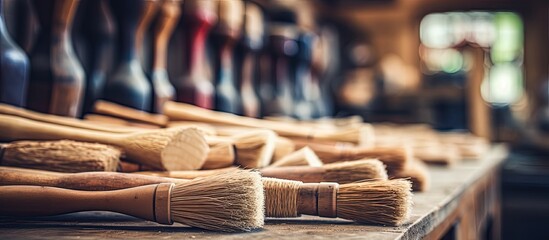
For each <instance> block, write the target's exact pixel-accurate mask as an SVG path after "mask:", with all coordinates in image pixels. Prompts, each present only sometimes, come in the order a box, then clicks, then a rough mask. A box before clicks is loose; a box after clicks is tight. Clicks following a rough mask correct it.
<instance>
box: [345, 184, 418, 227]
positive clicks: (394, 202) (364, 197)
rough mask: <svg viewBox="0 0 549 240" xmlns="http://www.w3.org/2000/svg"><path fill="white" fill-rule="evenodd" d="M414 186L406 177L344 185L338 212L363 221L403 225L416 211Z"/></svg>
mask: <svg viewBox="0 0 549 240" xmlns="http://www.w3.org/2000/svg"><path fill="white" fill-rule="evenodd" d="M411 187H412V185H411V183H410V182H409V181H406V180H403V179H397V180H384V181H369V182H361V183H351V184H344V185H340V187H339V191H338V194H337V215H338V217H341V218H344V219H349V220H353V221H356V222H361V223H374V224H382V225H391V226H398V225H401V224H402V223H404V222H405V221H406V220H407V219H408V218H409V216H410V212H411V210H412V192H411Z"/></svg>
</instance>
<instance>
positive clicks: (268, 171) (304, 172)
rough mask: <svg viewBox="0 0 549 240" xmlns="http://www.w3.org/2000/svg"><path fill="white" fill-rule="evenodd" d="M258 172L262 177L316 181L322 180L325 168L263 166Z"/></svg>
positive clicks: (307, 181) (306, 181)
mask: <svg viewBox="0 0 549 240" xmlns="http://www.w3.org/2000/svg"><path fill="white" fill-rule="evenodd" d="M260 172H261V175H262V176H263V177H272V178H280V179H288V180H294V181H301V182H305V183H318V182H322V181H323V180H324V177H323V175H324V173H325V172H326V170H324V168H322V167H308V166H296V167H273V168H263V169H261V170H260Z"/></svg>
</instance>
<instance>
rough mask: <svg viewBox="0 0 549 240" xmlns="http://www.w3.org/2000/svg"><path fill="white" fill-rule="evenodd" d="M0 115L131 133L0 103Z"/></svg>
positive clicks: (96, 129)
mask: <svg viewBox="0 0 549 240" xmlns="http://www.w3.org/2000/svg"><path fill="white" fill-rule="evenodd" d="M0 113H1V114H6V115H12V116H17V117H22V118H26V119H30V120H34V121H39V122H44V123H52V124H57V125H63V126H68V127H75V128H82V129H88V130H95V131H102V132H115V133H127V132H132V131H129V130H127V129H125V128H112V127H104V126H101V125H97V124H92V123H89V122H85V121H82V120H78V119H74V118H68V117H61V116H56V115H50V114H44V113H38V112H34V111H30V110H26V109H23V108H17V107H13V106H10V105H7V104H1V103H0Z"/></svg>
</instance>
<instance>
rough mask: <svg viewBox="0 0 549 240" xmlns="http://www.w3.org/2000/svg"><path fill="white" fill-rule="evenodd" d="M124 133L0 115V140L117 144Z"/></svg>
mask: <svg viewBox="0 0 549 240" xmlns="http://www.w3.org/2000/svg"><path fill="white" fill-rule="evenodd" d="M123 136H125V135H122V134H115V133H105V132H99V131H92V130H86V129H80V128H73V127H66V126H61V125H56V124H50V123H44V122H37V121H33V120H29V119H25V118H20V117H15V116H8V115H0V140H4V141H16V140H59V139H71V140H76V141H84V142H99V143H104V144H112V145H117V143H118V144H119V143H120V139H121V137H123Z"/></svg>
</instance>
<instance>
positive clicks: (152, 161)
mask: <svg viewBox="0 0 549 240" xmlns="http://www.w3.org/2000/svg"><path fill="white" fill-rule="evenodd" d="M60 139H70V140H75V141H83V142H98V143H103V144H109V145H113V146H116V147H119V148H120V149H122V150H123V151H124V154H125V155H126V157H127V158H128V159H130V160H132V161H135V162H138V163H141V164H144V165H148V166H151V167H154V168H156V169H159V170H160V169H161V170H191V169H199V168H200V167H201V166H202V164H204V161H205V160H206V155H207V153H208V145H207V144H206V141H205V140H204V136H203V134H201V133H200V132H199V131H198V130H195V129H180V130H177V131H176V130H169V131H168V130H150V131H146V132H139V133H128V134H116V133H106V132H99V131H91V130H85V129H79V128H72V127H66V126H60V125H55V124H50V123H44V122H37V121H33V120H29V119H24V118H20V117H14V116H7V115H0V140H4V141H16V140H60Z"/></svg>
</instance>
